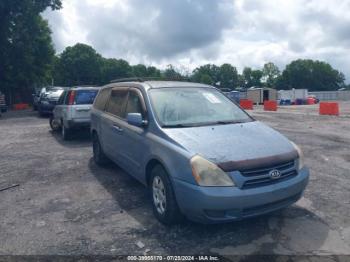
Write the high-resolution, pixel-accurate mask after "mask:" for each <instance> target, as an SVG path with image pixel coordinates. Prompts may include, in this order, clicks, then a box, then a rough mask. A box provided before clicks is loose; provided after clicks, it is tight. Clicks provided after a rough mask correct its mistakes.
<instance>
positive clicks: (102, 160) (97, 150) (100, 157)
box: [92, 134, 109, 166]
mask: <svg viewBox="0 0 350 262" xmlns="http://www.w3.org/2000/svg"><path fill="white" fill-rule="evenodd" d="M92 151H93V157H94V161H95V163H96V164H97V165H99V166H103V165H105V164H107V163H108V162H109V160H108V158H107V156H106V155H105V153H104V152H103V149H102V147H101V144H100V140H99V139H98V136H97V135H96V134H93V136H92Z"/></svg>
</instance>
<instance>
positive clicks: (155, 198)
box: [150, 165, 184, 225]
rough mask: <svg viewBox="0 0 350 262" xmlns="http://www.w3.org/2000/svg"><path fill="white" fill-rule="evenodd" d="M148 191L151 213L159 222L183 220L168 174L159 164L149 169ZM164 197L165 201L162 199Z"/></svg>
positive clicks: (169, 223)
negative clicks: (151, 207)
mask: <svg viewBox="0 0 350 262" xmlns="http://www.w3.org/2000/svg"><path fill="white" fill-rule="evenodd" d="M150 191H151V197H152V206H153V213H154V215H155V217H156V218H157V219H158V220H159V222H161V223H162V224H164V225H174V224H178V223H180V222H181V221H182V220H183V218H184V216H183V215H182V214H181V211H180V208H179V206H178V204H177V202H176V198H175V193H174V190H173V187H172V184H171V181H170V178H169V175H168V174H167V172H166V171H165V169H164V168H163V167H162V166H161V165H157V166H155V167H154V168H153V170H152V171H151V179H150ZM164 197H165V203H164V201H162V199H164Z"/></svg>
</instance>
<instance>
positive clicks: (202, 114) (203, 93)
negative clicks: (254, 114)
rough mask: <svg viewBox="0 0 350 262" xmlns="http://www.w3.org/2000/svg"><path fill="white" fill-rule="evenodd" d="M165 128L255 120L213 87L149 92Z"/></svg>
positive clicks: (153, 90) (155, 110)
mask: <svg viewBox="0 0 350 262" xmlns="http://www.w3.org/2000/svg"><path fill="white" fill-rule="evenodd" d="M149 95H150V98H151V102H152V106H153V109H154V112H155V114H156V117H157V119H158V121H159V124H160V125H161V126H162V127H169V128H171V127H173V128H176V127H179V128H180V127H191V126H205V125H224V124H232V123H245V122H251V121H253V119H252V118H251V117H250V116H249V115H248V114H246V113H245V112H244V111H243V110H242V109H240V108H239V107H238V106H237V105H236V104H234V103H233V102H232V101H230V100H229V99H228V98H227V97H226V96H225V95H223V94H222V93H220V92H219V91H217V90H216V89H214V88H191V87H186V88H177V87H174V88H159V89H151V90H150V91H149Z"/></svg>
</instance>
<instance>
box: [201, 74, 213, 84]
mask: <svg viewBox="0 0 350 262" xmlns="http://www.w3.org/2000/svg"><path fill="white" fill-rule="evenodd" d="M199 82H200V83H202V84H207V85H212V84H213V79H212V78H211V77H210V75H207V74H203V75H201V80H200V81H199Z"/></svg>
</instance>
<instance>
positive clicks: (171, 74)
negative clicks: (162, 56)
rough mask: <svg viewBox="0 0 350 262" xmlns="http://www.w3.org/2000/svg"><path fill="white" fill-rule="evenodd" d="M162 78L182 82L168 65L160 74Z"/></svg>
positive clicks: (177, 73)
mask: <svg viewBox="0 0 350 262" xmlns="http://www.w3.org/2000/svg"><path fill="white" fill-rule="evenodd" d="M162 77H163V78H165V79H173V80H182V79H183V76H182V75H181V74H180V73H179V72H177V71H176V69H175V68H174V66H173V65H168V66H167V68H166V69H165V70H164V72H163V73H162Z"/></svg>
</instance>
